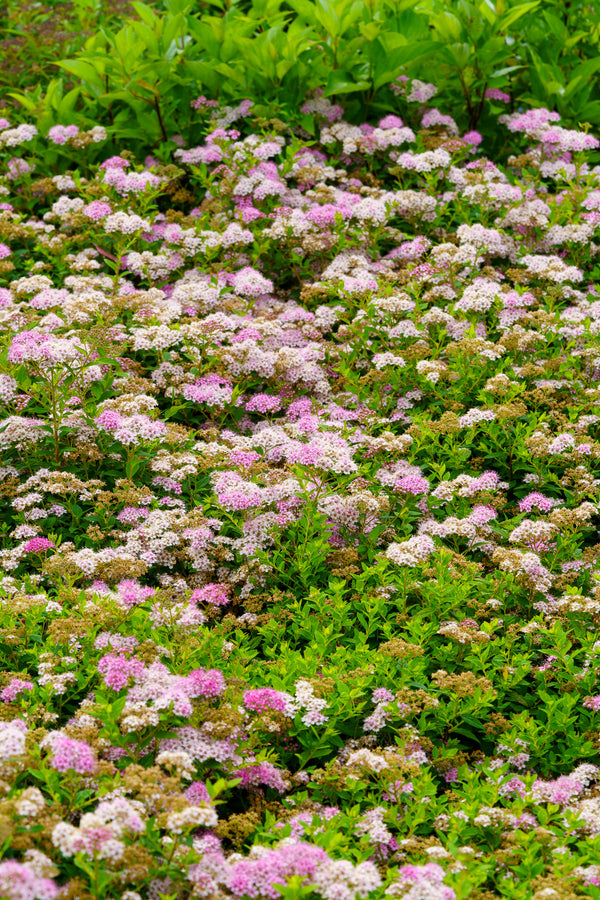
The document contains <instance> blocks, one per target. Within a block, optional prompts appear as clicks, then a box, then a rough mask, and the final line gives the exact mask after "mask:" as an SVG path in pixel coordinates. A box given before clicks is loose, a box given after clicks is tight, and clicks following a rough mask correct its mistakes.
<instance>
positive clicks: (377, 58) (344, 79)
mask: <svg viewBox="0 0 600 900" xmlns="http://www.w3.org/2000/svg"><path fill="white" fill-rule="evenodd" d="M0 15H1V16H2V18H1V19H0V29H1V30H2V33H3V39H4V40H3V47H4V56H5V65H4V67H3V71H2V73H0V96H2V97H3V101H4V103H5V104H8V105H9V107H15V106H16V108H17V110H18V115H19V116H20V117H21V118H23V119H25V118H27V119H29V120H31V117H32V116H33V117H35V118H36V119H37V121H38V123H39V128H40V130H41V131H42V132H44V131H47V129H48V128H50V127H51V126H52V125H55V124H58V123H60V124H70V123H74V122H75V121H76V122H77V123H78V124H79V125H93V124H102V125H105V126H106V127H108V128H109V129H110V131H111V134H112V137H113V139H114V142H115V144H116V145H117V146H118V147H120V148H123V147H124V146H125V147H127V148H130V149H132V150H134V151H135V150H138V151H142V152H143V151H147V150H153V149H155V148H156V147H157V146H158V145H159V144H164V142H165V141H167V140H170V139H171V138H172V137H173V136H174V135H175V134H180V135H182V136H183V137H184V138H185V140H186V141H194V140H199V139H200V138H201V136H202V127H201V123H200V122H199V117H198V115H197V113H195V111H194V110H192V109H191V108H190V102H191V100H193V99H194V98H195V97H197V96H198V95H199V94H203V95H205V96H206V97H208V98H209V99H217V100H219V101H220V102H221V103H237V102H239V101H240V100H242V99H246V98H250V99H252V100H253V101H254V102H255V104H257V105H258V106H259V107H261V109H259V110H255V111H257V112H259V114H260V113H261V112H263V114H264V115H265V116H281V117H283V118H285V119H286V121H288V122H289V121H292V120H294V119H298V118H300V119H302V115H301V113H300V112H299V108H300V105H301V103H302V101H303V100H304V98H305V97H306V95H307V94H309V93H311V92H313V91H314V90H316V89H320V90H322V91H323V93H324V95H325V96H326V97H330V98H333V99H335V100H339V101H340V102H342V103H343V105H344V107H345V110H346V118H347V119H349V120H350V121H356V122H359V121H365V120H366V119H368V120H376V119H377V117H378V116H381V115H382V114H385V113H386V112H390V111H393V110H394V109H395V108H396V106H395V97H394V94H393V93H392V91H391V90H390V88H389V85H390V83H391V82H393V81H394V80H395V79H396V78H397V77H398V76H399V75H401V74H404V73H405V74H408V75H410V76H412V77H417V78H420V79H422V80H425V81H434V82H435V84H436V85H437V87H438V89H439V94H438V96H437V98H436V102H438V103H439V106H440V108H442V109H443V110H444V111H445V112H447V113H450V114H451V115H452V116H453V117H454V118H455V119H456V120H457V122H458V123H459V125H460V126H461V127H463V128H471V129H474V128H477V129H478V130H480V131H481V132H482V133H483V134H484V136H485V137H486V138H488V139H489V140H490V141H491V142H492V143H494V134H495V129H494V123H495V116H496V115H497V114H498V112H499V108H500V107H501V106H502V104H497V103H494V102H490V101H489V100H486V99H485V96H484V95H485V92H486V90H488V89H490V88H496V89H500V90H502V91H504V92H506V93H508V94H509V95H510V97H511V104H510V106H511V108H513V109H514V108H517V107H519V106H522V107H525V108H526V107H528V106H545V107H548V108H549V109H553V110H557V111H558V112H559V113H560V114H561V116H562V117H563V119H564V120H565V121H566V123H568V124H572V125H578V124H580V125H583V124H584V123H588V125H590V126H598V125H599V124H600V93H599V88H598V79H597V72H598V69H599V68H600V8H594V7H592V6H591V5H590V4H589V3H586V2H581V0H573V2H565V0H543V2H542V0H524V2H521V0H519V2H514V0H496V2H495V3H494V2H493V0H475V2H469V0H202V2H196V3H194V2H189V0H158V2H156V3H153V4H144V3H141V2H132V3H124V2H122V0H111V2H109V3H106V2H103V0H73V2H72V3H60V2H54V3H52V2H50V3H45V4H43V5H42V4H40V3H33V2H30V3H26V4H23V3H21V2H19V0H10V2H8V3H7V4H6V5H5V6H4V7H3V10H2V12H0ZM12 112H13V116H12V118H13V119H14V115H15V114H14V110H12ZM304 124H305V126H306V122H304ZM309 130H310V128H309ZM496 140H499V139H496ZM498 149H499V148H498V147H494V150H496V151H497V150H498Z"/></svg>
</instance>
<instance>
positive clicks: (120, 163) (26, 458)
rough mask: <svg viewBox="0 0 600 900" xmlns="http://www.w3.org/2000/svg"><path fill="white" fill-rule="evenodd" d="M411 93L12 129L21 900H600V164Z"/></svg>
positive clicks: (0, 894)
mask: <svg viewBox="0 0 600 900" xmlns="http://www.w3.org/2000/svg"><path fill="white" fill-rule="evenodd" d="M395 84H396V87H397V91H396V94H397V109H396V111H395V112H394V113H393V114H392V113H390V114H386V115H385V116H384V117H383V118H382V119H380V120H379V121H378V122H377V124H376V125H371V124H366V123H362V124H353V123H352V122H349V121H348V120H347V119H346V118H345V111H344V109H343V108H342V106H341V105H340V104H337V103H333V102H331V101H330V100H329V99H327V98H325V97H324V96H322V95H316V96H310V97H309V98H307V100H306V101H305V108H306V110H307V112H306V113H305V114H306V115H309V114H310V115H311V116H314V118H315V121H316V123H317V126H318V127H317V132H316V137H315V139H314V140H313V139H311V137H310V135H309V134H308V132H307V131H305V130H303V129H299V128H295V127H291V126H290V127H288V125H286V124H285V123H284V122H281V121H276V122H271V123H268V122H265V120H264V119H261V118H260V117H257V118H253V117H252V105H251V103H250V102H248V103H245V104H241V105H240V106H238V107H237V108H232V107H231V108H223V107H221V106H218V107H215V106H214V104H211V103H207V102H205V98H204V99H203V98H200V99H199V100H198V101H197V103H196V107H197V108H198V109H201V110H203V111H204V113H205V114H206V116H207V121H208V122H209V125H208V128H209V131H208V134H207V136H206V139H205V140H204V141H202V142H201V143H199V144H198V145H197V146H182V147H180V148H179V149H178V150H177V151H176V152H175V155H174V158H173V160H171V161H169V162H168V163H163V162H159V161H157V160H154V159H149V160H146V162H145V163H144V165H142V164H140V163H139V162H137V161H136V160H135V158H133V157H132V155H131V154H127V153H126V152H125V153H124V155H114V154H112V155H111V153H110V152H107V153H106V154H105V155H104V158H103V156H102V153H103V151H102V147H103V146H104V137H105V135H104V133H103V131H102V128H100V127H95V128H92V129H89V130H88V131H86V130H85V129H84V128H77V129H75V128H74V127H73V126H72V125H69V124H68V123H66V124H64V125H62V124H61V125H56V126H54V127H53V128H52V130H51V131H49V132H44V133H38V128H37V126H36V125H34V124H32V123H25V124H20V125H15V126H13V125H12V124H11V123H10V122H9V121H6V122H5V123H3V128H2V130H0V173H1V174H0V195H1V202H0V242H1V243H0V275H1V279H2V284H1V286H0V344H1V348H0V402H1V410H0V416H1V424H0V447H1V448H2V460H1V466H0V521H1V523H2V532H1V543H0V572H1V575H0V641H1V647H2V660H3V666H2V671H1V672H0V834H1V836H2V848H3V857H2V860H1V861H0V898H2V900H36V898H37V900H54V898H60V900H76V898H83V900H89V898H90V897H92V898H96V900H115V898H117V897H120V898H124V900H140V898H141V900H165V898H177V900H184V898H186V900H187V898H199V900H213V898H214V900H222V898H225V897H234V898H239V900H247V898H257V900H267V898H277V897H278V896H283V897H287V898H290V900H291V898H299V897H301V896H309V895H312V896H314V897H318V898H323V900H354V898H366V897H385V896H388V895H389V896H393V897H400V898H408V900H462V898H466V897H473V898H474V900H489V898H492V897H496V896H498V897H506V898H514V900H525V898H528V900H529V898H533V900H553V898H562V897H565V898H566V897H569V898H570V897H577V896H594V897H598V896H600V866H599V863H598V861H599V859H600V793H599V791H598V784H599V783H600V768H599V765H600V737H599V729H600V720H599V719H598V715H599V714H600V684H599V683H598V657H599V655H600V643H599V642H598V640H597V634H596V631H597V626H598V622H599V621H600V584H599V582H600V544H599V543H598V536H597V527H598V521H599V518H598V503H599V497H600V478H599V477H598V466H599V462H598V461H599V460H600V403H599V396H600V395H599V388H598V379H599V376H600V351H599V347H598V335H599V334H600V299H599V295H598V291H597V288H596V285H597V282H598V265H597V261H596V257H597V255H598V250H599V248H600V242H599V243H598V244H597V243H596V239H597V237H598V228H599V227H600V186H599V185H600V166H598V165H597V162H598V159H597V154H596V150H597V148H598V146H599V143H598V140H597V139H596V137H595V136H594V135H593V134H591V133H589V132H587V131H584V130H573V129H571V128H568V127H566V126H565V125H564V123H563V122H562V120H561V119H560V118H559V117H558V115H557V114H555V113H553V112H549V111H548V110H545V109H535V110H529V111H527V112H521V111H519V112H513V113H511V112H505V113H503V114H502V115H501V117H500V120H499V125H498V127H499V128H503V129H504V130H505V135H506V141H507V142H508V145H509V148H510V154H511V155H510V156H509V158H508V161H507V163H506V164H505V165H501V164H499V163H497V162H495V161H494V160H493V159H491V158H489V157H488V156H487V155H486V152H487V151H486V144H485V141H482V140H480V138H481V135H480V134H479V133H474V132H473V130H472V129H471V131H470V132H467V133H466V134H463V135H462V136H461V132H460V128H459V127H458V125H457V124H456V122H455V120H454V119H453V118H452V117H451V116H449V115H448V114H447V113H445V112H444V111H443V110H440V109H438V108H437V107H433V106H431V105H430V103H431V101H432V100H433V98H434V95H435V88H434V87H433V86H432V85H429V84H427V83H425V82H422V81H419V80H416V79H414V80H410V79H407V78H404V79H399V80H398V81H397V82H395ZM493 90H495V89H494V88H491V89H490V93H491V91H493ZM491 97H492V99H493V100H496V101H497V102H499V103H500V102H503V100H504V98H503V97H500V96H499V94H498V91H496V94H491ZM433 102H435V100H434V101H433ZM50 145H52V148H53V149H52V152H53V153H62V152H64V153H65V154H67V153H68V154H72V155H74V156H75V157H77V155H78V154H80V156H81V168H79V169H76V168H73V167H71V168H70V169H68V170H67V171H64V172H63V173H62V174H57V173H56V171H54V170H53V169H52V167H51V165H50V164H49V163H48V158H47V156H46V154H47V151H48V147H49V146H50ZM92 145H94V146H92ZM57 148H58V149H57ZM89 148H92V150H93V151H94V152H95V153H97V154H99V155H98V156H97V160H98V161H97V164H94V163H93V161H92V162H90V159H88V160H87V162H86V160H85V159H84V154H85V153H86V152H87V150H88V149H89ZM65 161H66V162H68V156H65V157H64V158H63V162H65ZM84 172H85V174H83V173H84Z"/></svg>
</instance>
